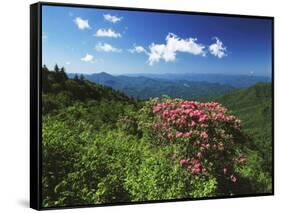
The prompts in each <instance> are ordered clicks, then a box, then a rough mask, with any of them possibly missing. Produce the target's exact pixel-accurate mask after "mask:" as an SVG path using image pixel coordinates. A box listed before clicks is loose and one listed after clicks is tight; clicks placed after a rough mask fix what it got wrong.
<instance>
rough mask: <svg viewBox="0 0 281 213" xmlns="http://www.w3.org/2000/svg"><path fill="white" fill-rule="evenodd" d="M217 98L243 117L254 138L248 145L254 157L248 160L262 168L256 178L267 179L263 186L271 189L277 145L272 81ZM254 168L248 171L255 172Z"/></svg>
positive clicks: (241, 118)
mask: <svg viewBox="0 0 281 213" xmlns="http://www.w3.org/2000/svg"><path fill="white" fill-rule="evenodd" d="M217 101H218V102H220V103H221V104H223V105H224V106H226V107H228V108H229V109H231V110H232V112H233V114H234V115H235V116H237V117H238V118H239V119H240V120H241V125H242V129H243V131H245V132H246V133H247V134H248V135H249V136H250V137H251V138H252V139H253V143H252V144H250V145H249V146H248V147H247V148H249V149H248V153H249V156H250V157H249V159H248V163H249V164H250V163H252V164H253V166H255V168H252V169H253V170H254V169H255V170H260V173H259V176H256V177H254V176H253V179H256V180H260V181H263V182H264V184H265V185H263V187H269V188H270V187H271V174H272V154H271V153H272V146H273V136H272V84H271V83H258V84H256V85H254V86H252V87H249V88H245V89H240V90H236V91H233V92H230V93H228V94H226V95H224V96H223V97H221V98H218V99H217ZM253 170H248V171H245V172H247V173H249V174H250V173H252V174H253ZM249 174H248V175H249ZM263 187H261V189H263Z"/></svg>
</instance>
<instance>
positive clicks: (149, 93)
mask: <svg viewBox="0 0 281 213" xmlns="http://www.w3.org/2000/svg"><path fill="white" fill-rule="evenodd" d="M75 75H80V74H74V73H71V74H68V76H69V77H70V78H73V77H74V76H75ZM83 76H84V78H85V79H87V80H89V81H91V82H94V83H97V84H101V85H104V86H109V87H112V88H113V89H115V90H119V91H122V92H124V93H125V94H126V95H128V96H130V97H134V98H137V99H148V98H154V97H159V96H162V95H168V96H170V97H171V98H189V99H191V98H200V97H215V96H221V95H223V94H225V93H227V92H230V91H232V90H233V89H235V88H234V87H233V86H230V85H223V84H220V83H210V82H206V81H187V80H184V79H178V80H168V79H159V78H158V79H157V78H149V77H145V76H126V75H119V76H113V75H110V74H108V73H106V72H101V73H95V74H83Z"/></svg>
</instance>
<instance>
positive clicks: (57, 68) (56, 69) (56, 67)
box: [54, 64, 60, 72]
mask: <svg viewBox="0 0 281 213" xmlns="http://www.w3.org/2000/svg"><path fill="white" fill-rule="evenodd" d="M54 71H55V72H59V71H60V68H59V66H58V65H57V64H56V65H55V67H54Z"/></svg>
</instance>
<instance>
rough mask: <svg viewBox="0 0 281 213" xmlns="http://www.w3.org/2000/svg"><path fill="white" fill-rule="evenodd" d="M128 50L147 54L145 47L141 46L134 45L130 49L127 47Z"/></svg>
mask: <svg viewBox="0 0 281 213" xmlns="http://www.w3.org/2000/svg"><path fill="white" fill-rule="evenodd" d="M128 51H129V52H130V53H146V54H147V51H146V49H145V48H144V47H142V46H134V47H133V48H132V49H128Z"/></svg>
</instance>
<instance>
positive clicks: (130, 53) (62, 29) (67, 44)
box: [42, 6, 272, 76]
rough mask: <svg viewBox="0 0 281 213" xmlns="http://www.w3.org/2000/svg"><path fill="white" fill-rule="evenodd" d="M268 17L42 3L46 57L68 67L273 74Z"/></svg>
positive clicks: (114, 71) (48, 62)
mask: <svg viewBox="0 0 281 213" xmlns="http://www.w3.org/2000/svg"><path fill="white" fill-rule="evenodd" d="M271 28H272V26H271V21H270V20H267V19H252V18H251V19H249V18H237V17H216V16H203V15H187V14H167V13H156V12H140V11H138V12H136V11H122V10H104V9H93V8H75V7H61V6H43V18H42V36H43V37H42V44H43V49H42V51H43V52H42V56H43V64H46V65H47V66H48V67H49V68H53V67H54V65H55V64H56V63H57V64H58V65H59V66H64V67H65V68H66V71H67V72H69V73H73V72H77V73H98V72H108V73H111V74H127V73H153V74H163V73H224V74H246V75H249V74H251V75H263V76H271V69H272V67H271V66H272V65H271V57H272V56H271V49H272V46H271V37H272V35H271V31H272V29H271Z"/></svg>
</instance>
